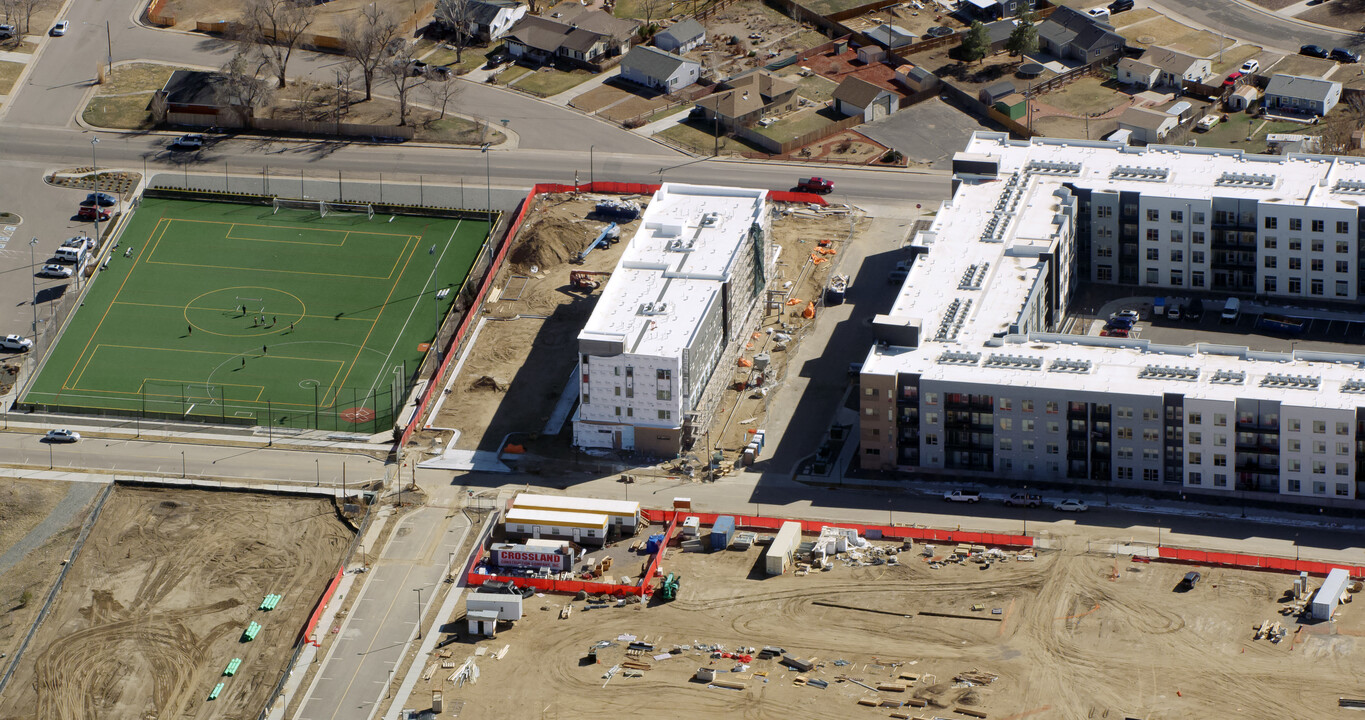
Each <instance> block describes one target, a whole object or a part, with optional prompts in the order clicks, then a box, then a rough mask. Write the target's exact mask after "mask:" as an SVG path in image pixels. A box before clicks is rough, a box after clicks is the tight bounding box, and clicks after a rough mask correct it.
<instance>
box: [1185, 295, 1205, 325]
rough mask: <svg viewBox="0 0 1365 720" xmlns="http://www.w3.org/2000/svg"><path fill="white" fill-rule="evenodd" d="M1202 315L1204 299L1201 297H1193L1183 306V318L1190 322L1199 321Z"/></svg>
mask: <svg viewBox="0 0 1365 720" xmlns="http://www.w3.org/2000/svg"><path fill="white" fill-rule="evenodd" d="M1202 317H1204V301H1203V299H1202V298H1195V299H1194V300H1191V301H1190V304H1189V305H1187V306H1185V319H1186V320H1189V321H1190V322H1199V318H1202Z"/></svg>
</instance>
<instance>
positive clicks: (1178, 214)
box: [1171, 210, 1185, 223]
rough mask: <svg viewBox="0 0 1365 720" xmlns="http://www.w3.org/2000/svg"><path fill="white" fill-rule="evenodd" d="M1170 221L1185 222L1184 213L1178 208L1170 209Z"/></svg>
mask: <svg viewBox="0 0 1365 720" xmlns="http://www.w3.org/2000/svg"><path fill="white" fill-rule="evenodd" d="M1171 222H1173V223H1183V222H1185V213H1184V212H1182V211H1180V210H1172V211H1171Z"/></svg>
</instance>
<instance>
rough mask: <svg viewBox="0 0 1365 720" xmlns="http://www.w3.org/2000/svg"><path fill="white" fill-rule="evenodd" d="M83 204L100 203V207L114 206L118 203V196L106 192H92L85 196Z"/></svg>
mask: <svg viewBox="0 0 1365 720" xmlns="http://www.w3.org/2000/svg"><path fill="white" fill-rule="evenodd" d="M81 204H82V205H99V206H100V207H113V206H115V205H117V204H118V198H116V197H114V196H113V195H110V194H109V193H106V192H92V193H90V194H89V195H86V196H85V200H84V201H82V202H81Z"/></svg>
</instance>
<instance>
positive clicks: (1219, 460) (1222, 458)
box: [1213, 455, 1228, 467]
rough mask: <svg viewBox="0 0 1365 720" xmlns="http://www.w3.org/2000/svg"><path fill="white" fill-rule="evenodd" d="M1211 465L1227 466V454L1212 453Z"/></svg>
mask: <svg viewBox="0 0 1365 720" xmlns="http://www.w3.org/2000/svg"><path fill="white" fill-rule="evenodd" d="M1213 466H1214V467H1227V466H1228V456H1227V455H1214V456H1213Z"/></svg>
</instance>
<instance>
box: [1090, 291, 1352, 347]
mask: <svg viewBox="0 0 1365 720" xmlns="http://www.w3.org/2000/svg"><path fill="white" fill-rule="evenodd" d="M1221 306H1222V303H1221V302H1218V301H1211V302H1207V303H1206V306H1205V309H1204V312H1203V315H1202V316H1201V317H1200V318H1199V320H1197V321H1195V320H1190V319H1189V318H1188V317H1184V318H1181V319H1179V320H1171V319H1168V318H1164V317H1158V318H1154V317H1152V313H1151V309H1150V307H1151V306H1150V304H1148V305H1147V306H1146V307H1144V308H1143V309H1142V310H1141V315H1142V319H1141V321H1140V322H1138V324H1137V326H1136V327H1135V328H1134V333H1133V337H1137V338H1141V339H1143V340H1150V341H1151V342H1154V343H1161V344H1169V345H1193V344H1194V343H1212V344H1222V345H1245V346H1247V347H1249V348H1251V349H1252V350H1263V351H1271V352H1291V351H1294V350H1322V351H1327V352H1345V353H1361V354H1365V320H1363V319H1351V318H1346V317H1332V315H1344V313H1339V312H1333V311H1329V310H1322V311H1319V310H1305V309H1304V308H1289V307H1286V308H1271V307H1267V308H1260V307H1256V308H1254V309H1252V308H1249V309H1248V310H1246V311H1244V312H1242V313H1241V315H1240V316H1239V317H1238V318H1237V320H1236V321H1235V322H1224V321H1223V320H1222V318H1221V317H1220V309H1221ZM1314 314H1316V315H1319V316H1318V317H1314V316H1313V315H1314ZM1262 315H1278V316H1282V317H1286V318H1293V319H1296V320H1302V321H1303V324H1304V325H1303V331H1302V332H1300V333H1287V332H1285V333H1277V332H1272V331H1267V330H1264V329H1261V328H1259V327H1258V322H1259V320H1260V318H1261V316H1262ZM1098 319H1100V320H1103V319H1104V318H1098Z"/></svg>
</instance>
